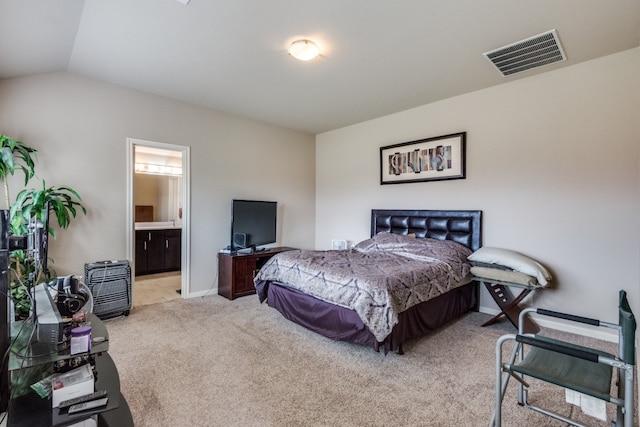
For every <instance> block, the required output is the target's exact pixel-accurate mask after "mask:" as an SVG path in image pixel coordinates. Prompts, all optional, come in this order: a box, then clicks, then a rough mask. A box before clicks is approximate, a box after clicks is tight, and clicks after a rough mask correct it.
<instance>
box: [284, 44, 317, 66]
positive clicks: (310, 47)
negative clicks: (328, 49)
mask: <svg viewBox="0 0 640 427" xmlns="http://www.w3.org/2000/svg"><path fill="white" fill-rule="evenodd" d="M289 54H290V55H291V56H293V57H294V58H296V59H299V60H300V61H309V60H311V59H313V58H316V57H318V56H319V55H320V49H319V48H318V45H316V44H315V43H314V42H312V41H311V40H306V39H304V40H296V41H294V42H293V43H291V46H289Z"/></svg>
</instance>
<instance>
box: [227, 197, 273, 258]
mask: <svg viewBox="0 0 640 427" xmlns="http://www.w3.org/2000/svg"><path fill="white" fill-rule="evenodd" d="M277 212H278V203H277V202H264V201H257V200H235V199H234V200H233V201H232V208H231V218H232V219H231V249H232V250H234V251H235V250H238V249H244V248H252V249H255V247H256V246H261V245H267V244H269V243H275V241H276V222H277Z"/></svg>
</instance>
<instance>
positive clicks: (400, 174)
mask: <svg viewBox="0 0 640 427" xmlns="http://www.w3.org/2000/svg"><path fill="white" fill-rule="evenodd" d="M466 139H467V133H466V132H458V133H452V134H449V135H443V136H436V137H433V138H425V139H420V140H417V141H410V142H402V143H400V144H394V145H387V146H385V147H380V185H384V184H402V183H408V182H425V181H441V180H445V179H464V178H465V166H466V159H465V157H466V156H465V148H466Z"/></svg>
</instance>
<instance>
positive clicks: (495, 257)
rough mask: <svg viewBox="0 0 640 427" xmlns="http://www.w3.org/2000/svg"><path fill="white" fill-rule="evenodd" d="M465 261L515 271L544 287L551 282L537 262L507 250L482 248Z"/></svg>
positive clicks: (544, 269) (546, 271)
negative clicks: (498, 266)
mask: <svg viewBox="0 0 640 427" xmlns="http://www.w3.org/2000/svg"><path fill="white" fill-rule="evenodd" d="M467 259H468V260H469V261H474V262H481V263H484V264H496V265H502V266H505V267H509V268H511V269H513V270H515V271H519V272H521V273H524V274H528V275H529V276H533V277H535V278H536V279H538V283H540V284H541V285H542V286H546V285H547V283H548V281H549V280H551V273H549V271H548V270H547V269H546V268H544V266H543V265H542V264H540V263H539V262H538V261H536V260H533V259H531V258H529V257H526V256H524V255H522V254H520V253H518V252H516V251H512V250H509V249H500V248H489V247H482V248H480V249H478V250H477V251H475V252H474V253H472V254H471V255H469V256H468V257H467Z"/></svg>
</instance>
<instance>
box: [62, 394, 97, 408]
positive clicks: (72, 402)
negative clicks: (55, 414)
mask: <svg viewBox="0 0 640 427" xmlns="http://www.w3.org/2000/svg"><path fill="white" fill-rule="evenodd" d="M106 396H107V390H98V391H95V392H93V393H89V394H85V395H84V396H78V397H75V398H73V399H69V400H63V401H62V402H60V404H59V405H58V408H66V407H67V406H71V405H77V404H78V403H84V402H89V401H91V400H96V399H100V398H101V397H106Z"/></svg>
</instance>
